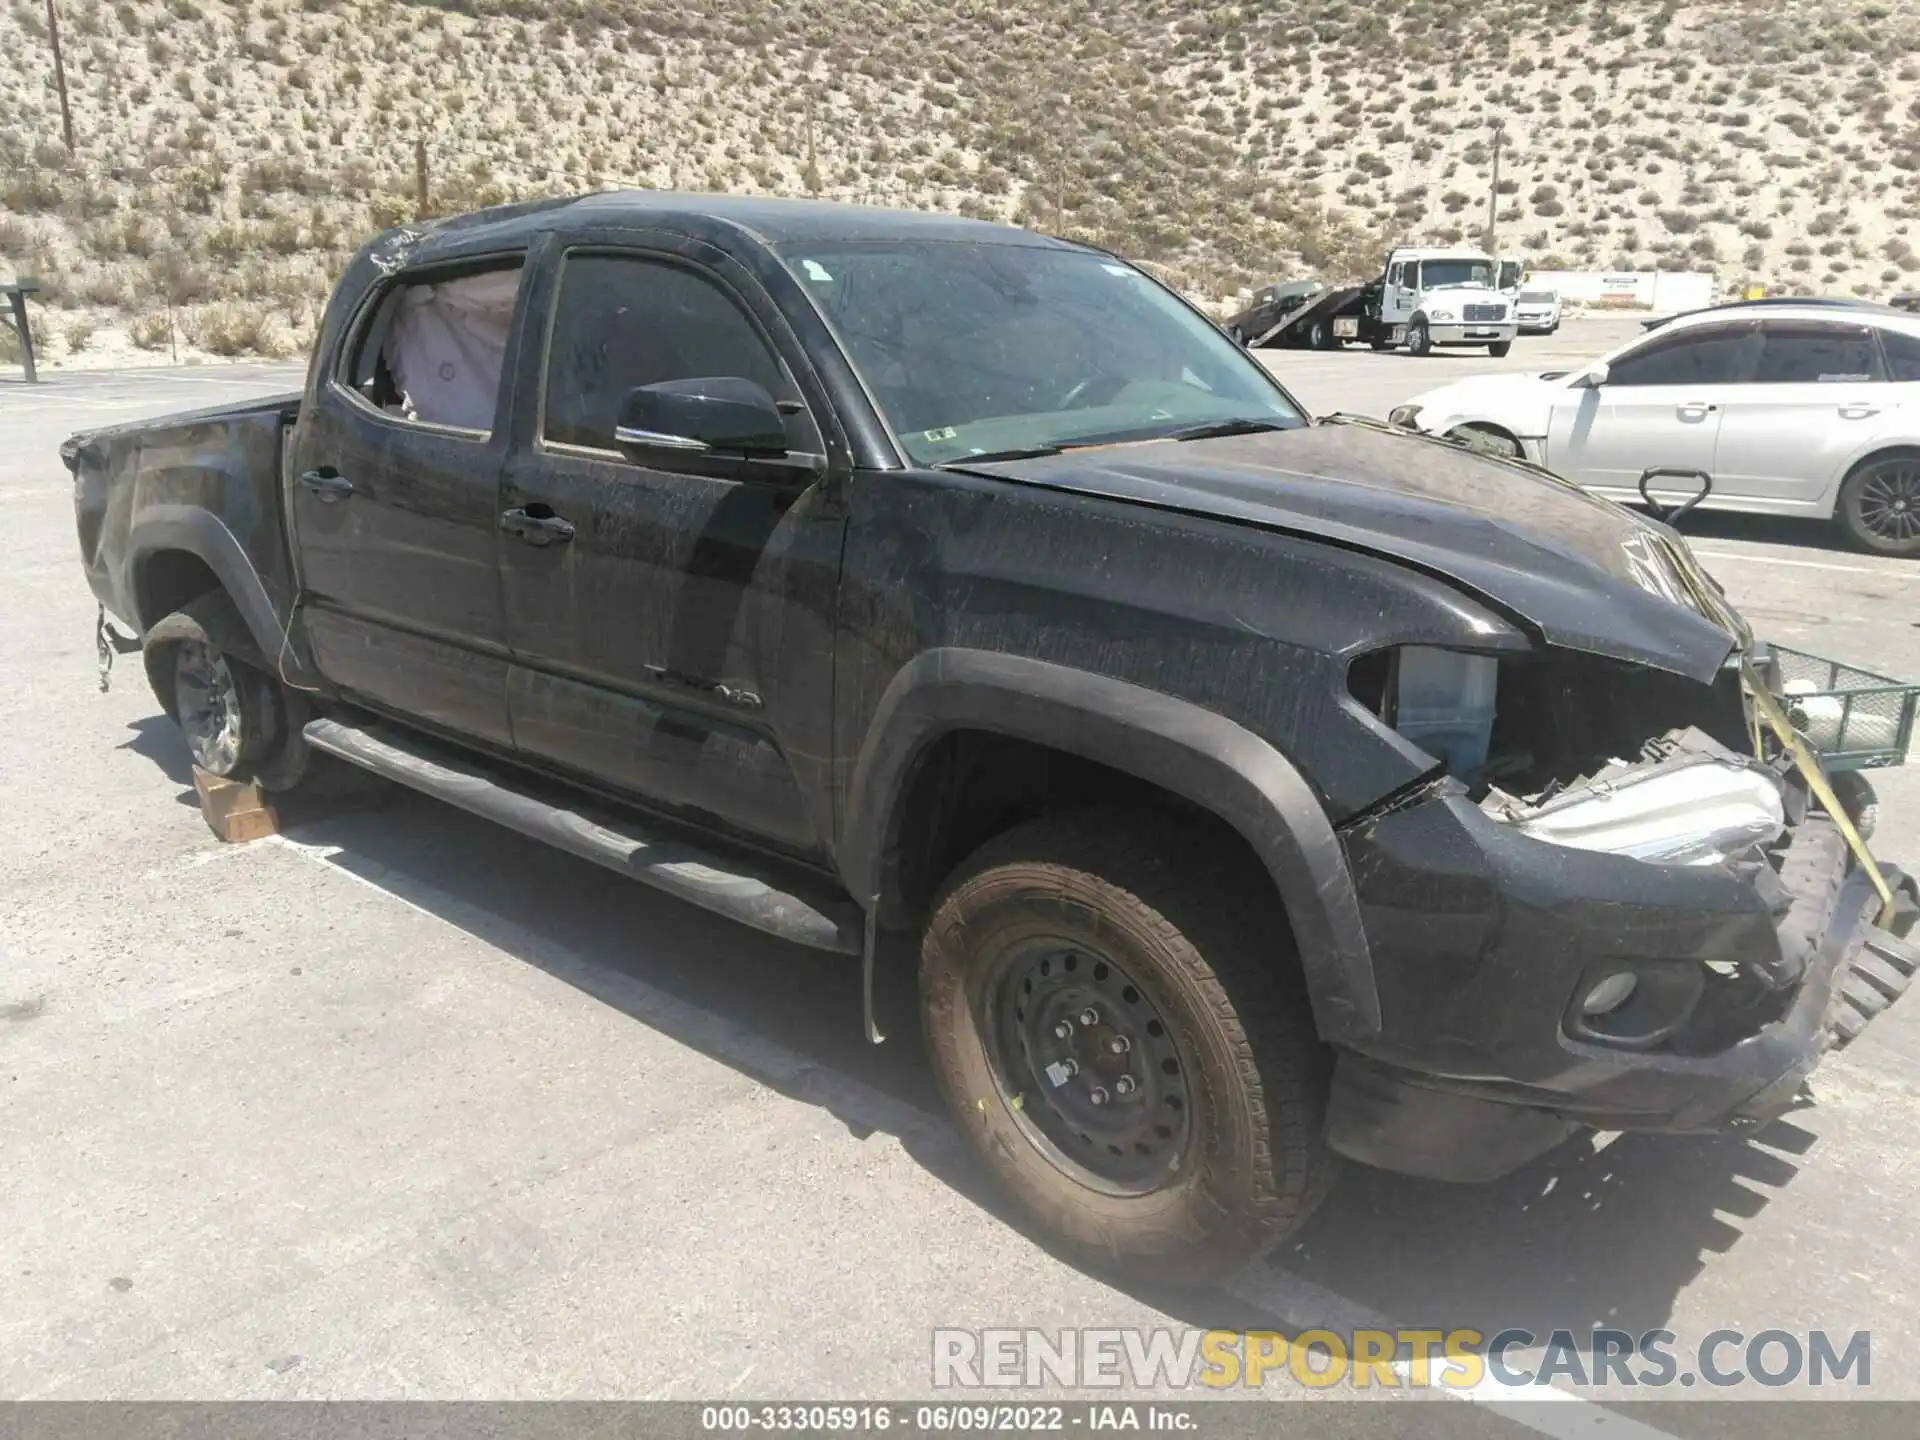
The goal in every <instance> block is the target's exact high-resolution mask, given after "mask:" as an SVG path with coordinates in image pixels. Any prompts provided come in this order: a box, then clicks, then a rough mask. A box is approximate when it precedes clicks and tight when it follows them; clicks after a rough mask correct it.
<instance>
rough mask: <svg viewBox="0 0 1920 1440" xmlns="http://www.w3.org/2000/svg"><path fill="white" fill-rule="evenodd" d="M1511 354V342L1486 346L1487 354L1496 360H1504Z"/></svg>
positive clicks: (1505, 341) (1498, 342)
mask: <svg viewBox="0 0 1920 1440" xmlns="http://www.w3.org/2000/svg"><path fill="white" fill-rule="evenodd" d="M1512 353H1513V342H1512V341H1511V340H1499V341H1495V342H1494V343H1493V344H1491V345H1489V346H1487V354H1489V355H1491V356H1492V357H1493V358H1494V359H1496V360H1504V359H1506V358H1507V356H1508V355H1510V354H1512Z"/></svg>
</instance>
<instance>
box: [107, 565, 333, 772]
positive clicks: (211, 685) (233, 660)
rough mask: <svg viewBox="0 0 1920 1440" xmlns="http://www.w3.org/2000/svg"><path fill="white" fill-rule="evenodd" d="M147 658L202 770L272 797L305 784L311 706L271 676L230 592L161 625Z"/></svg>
mask: <svg viewBox="0 0 1920 1440" xmlns="http://www.w3.org/2000/svg"><path fill="white" fill-rule="evenodd" d="M142 658H143V659H144V660H145V662H146V670H147V680H148V683H149V684H151V685H152V687H153V693H154V696H155V698H157V699H158V700H159V701H160V705H161V708H163V709H164V710H165V711H166V712H167V714H169V715H170V716H172V717H173V719H174V722H175V723H176V724H178V725H179V727H180V734H181V738H183V739H184V740H185V741H186V742H187V751H188V753H189V754H190V755H192V757H193V763H194V764H195V765H197V766H199V767H200V768H201V769H202V770H204V771H206V772H207V773H208V774H209V775H217V776H220V777H221V778H223V779H232V780H258V781H260V783H261V784H262V785H264V786H265V787H266V788H268V789H270V790H290V789H292V788H293V787H294V786H295V785H297V784H299V782H300V781H301V780H302V779H304V778H305V777H306V774H307V768H308V762H309V759H310V756H311V753H312V752H311V751H310V750H309V749H308V748H307V744H306V741H305V739H304V738H303V737H302V736H301V735H300V734H299V733H298V732H299V727H298V725H297V724H296V723H295V722H296V721H298V720H301V719H303V718H304V716H305V710H304V707H303V706H301V705H300V704H299V703H298V698H297V697H293V696H290V695H288V694H286V693H284V692H283V690H282V688H281V686H280V684H279V683H278V682H277V681H276V680H275V679H274V678H273V676H272V675H271V674H270V672H269V671H268V668H267V663H266V660H265V658H264V657H263V656H262V655H261V653H260V649H259V647H258V646H257V645H255V644H254V642H253V636H252V634H251V632H249V631H248V629H247V626H246V622H245V621H244V620H242V619H241V618H240V612H239V611H238V610H237V609H236V608H235V607H234V604H233V601H232V600H230V599H228V598H227V596H226V594H225V593H224V592H222V591H218V590H215V591H210V592H208V593H207V594H205V595H202V596H200V597H198V598H197V599H195V600H192V601H189V602H188V603H187V604H186V605H183V606H182V607H181V608H180V609H178V610H176V611H174V612H173V614H171V615H169V616H167V617H166V618H165V619H163V620H161V621H160V622H159V623H158V624H156V625H155V626H154V627H153V628H152V629H151V630H149V631H148V632H147V636H146V640H145V642H144V644H143V647H142Z"/></svg>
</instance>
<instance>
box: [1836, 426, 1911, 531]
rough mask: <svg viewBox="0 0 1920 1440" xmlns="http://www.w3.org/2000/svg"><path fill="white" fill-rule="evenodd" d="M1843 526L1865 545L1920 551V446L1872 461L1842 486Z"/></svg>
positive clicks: (1839, 511)
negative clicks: (1918, 448) (1914, 449)
mask: <svg viewBox="0 0 1920 1440" xmlns="http://www.w3.org/2000/svg"><path fill="white" fill-rule="evenodd" d="M1837 518H1838V519H1839V521H1840V528H1841V529H1843V530H1844V531H1846V534H1847V538H1848V539H1849V540H1851V541H1852V542H1853V543H1854V544H1855V545H1857V546H1859V547H1860V548H1861V549H1862V550H1871V551H1873V552H1874V553H1875V554H1878V555H1898V556H1901V557H1909V556H1920V451H1902V452H1900V453H1898V454H1893V455H1883V456H1880V457H1879V458H1877V459H1873V460H1869V461H1867V462H1866V463H1865V464H1864V465H1862V466H1860V468H1859V469H1857V470H1855V471H1854V472H1853V473H1852V474H1851V475H1849V476H1848V477H1847V479H1846V483H1845V484H1843V485H1842V486H1841V487H1840V505H1839V509H1838V512H1837Z"/></svg>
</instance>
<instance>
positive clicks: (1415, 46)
mask: <svg viewBox="0 0 1920 1440" xmlns="http://www.w3.org/2000/svg"><path fill="white" fill-rule="evenodd" d="M0 4H4V5H5V8H4V9H0V278H4V277H5V276H6V275H7V274H8V273H9V272H13V273H19V274H30V275H33V276H35V277H37V278H39V279H40V280H41V282H42V283H43V284H44V285H45V286H46V290H47V299H48V305H47V308H46V309H45V310H44V311H43V312H42V313H43V315H44V317H45V324H44V326H43V328H44V329H45V330H46V331H47V332H50V333H51V336H52V340H51V348H52V351H53V354H54V356H55V357H56V358H60V357H63V356H64V357H66V358H67V359H69V360H80V359H82V358H84V357H86V356H88V355H93V356H98V357H102V358H106V357H108V356H109V355H110V354H112V353H113V352H118V353H121V354H123V355H124V354H125V353H127V352H128V351H129V349H138V350H144V351H148V352H156V353H164V352H166V351H167V350H168V349H169V348H170V346H171V345H173V344H176V343H177V344H178V345H179V346H180V347H181V348H182V350H183V352H190V351H210V352H213V353H222V354H236V353H255V352H257V353H290V352H292V351H294V350H296V349H298V348H299V347H300V346H301V345H302V344H303V342H304V341H305V339H306V337H307V335H308V334H309V332H310V330H311V326H312V323H313V319H314V312H315V307H316V306H317V305H318V303H319V302H320V301H321V300H322V299H323V298H324V295H325V293H326V289H327V284H328V281H329V278H330V276H331V275H332V273H333V272H334V271H335V269H336V268H337V266H338V265H339V264H340V262H341V259H342V257H343V255H344V254H346V253H347V252H348V251H350V250H351V249H352V248H353V247H354V246H355V245H356V244H358V243H359V242H360V240H362V239H363V238H364V237H365V236H366V235H367V234H368V233H369V232H371V231H373V230H375V229H377V228H379V227H382V226H385V225H389V224H392V223H394V222H396V221H399V220H402V219H408V218H412V217H413V215H414V214H415V213H416V211H417V209H418V206H419V195H418V184H419V175H418V166H419V162H420V161H422V160H424V162H425V164H424V168H425V171H426V181H427V205H428V207H429V209H430V210H432V211H436V212H445V211H450V210H459V209H467V208H472V207H475V206H479V205H485V204H490V203H494V202H497V201H502V200H506V199H510V198H517V197H522V196H529V195H538V194H551V193H557V192H564V191H576V190H580V189H586V188H596V187H602V186H615V185H623V184H637V185H647V186H671V187H679V188H683V189H693V190H745V191H760V192H773V193H781V194H803V193H815V194H820V195H827V196H836V197H843V198H848V199H857V200H867V201H874V202H879V203H888V204H898V205H907V206H916V207H933V208H941V209H948V210H956V211H962V212H965V213H967V214H972V215H981V216H990V217H995V218H1003V219H1008V220H1016V221H1019V222H1021V223H1025V224H1032V225H1036V226H1039V227H1042V228H1045V229H1049V230H1052V231H1055V232H1059V233H1066V234H1071V235H1075V236H1080V237H1084V238H1087V239H1091V240H1094V241H1096V242H1097V243H1100V244H1103V245H1107V246H1110V247H1113V248H1115V249H1118V250H1120V251H1123V252H1125V253H1127V254H1128V255H1130V256H1133V257H1135V258H1137V259H1141V260H1144V261H1151V262H1155V263H1156V264H1157V265H1159V266H1160V267H1162V268H1163V273H1166V274H1168V275H1170V276H1171V277H1172V278H1173V279H1174V280H1175V281H1176V282H1177V283H1179V284H1180V285H1182V286H1183V287H1185V288H1186V289H1187V290H1188V291H1189V292H1190V293H1193V294H1195V295H1198V296H1200V297H1203V298H1205V299H1207V300H1209V301H1211V302H1213V303H1216V304H1227V303H1230V302H1231V301H1233V300H1234V299H1235V298H1236V297H1237V296H1238V295H1239V294H1241V293H1242V292H1244V291H1245V290H1246V289H1247V288H1248V287H1250V286H1251V285H1253V284H1255V283H1259V282H1261V281H1264V280H1266V279H1269V278H1272V277H1274V276H1275V275H1279V274H1285V273H1293V272H1297V271H1302V270H1305V271H1315V272H1319V273H1321V274H1324V275H1327V276H1329V277H1330V278H1331V277H1333V276H1337V275H1340V274H1345V273H1353V272H1358V271H1359V270H1361V269H1363V268H1364V267H1365V266H1367V265H1368V264H1369V263H1370V262H1372V261H1375V260H1377V258H1378V252H1379V251H1380V250H1381V248H1382V246H1383V245H1384V244H1385V243H1387V242H1388V241H1389V240H1392V239H1395V238H1400V237H1402V236H1405V235H1409V234H1412V233H1416V232H1417V233H1421V234H1424V235H1428V236H1434V237H1439V238H1452V237H1462V238H1478V237H1479V235H1480V232H1481V230H1482V228H1483V227H1484V226H1485V223H1486V212H1487V200H1488V196H1489V194H1490V192H1491V191H1492V189H1493V177H1492V174H1491V164H1492V158H1493V156H1492V145H1491V141H1492V138H1493V134H1494V128H1495V127H1496V126H1499V127H1500V128H1501V129H1502V130H1503V132H1504V142H1503V152H1504V153H1503V155H1502V165H1501V174H1500V180H1499V184H1498V192H1499V193H1498V221H1497V239H1498V244H1499V248H1500V249H1501V250H1502V251H1503V252H1504V253H1507V254H1515V255H1519V256H1521V257H1522V258H1524V259H1525V260H1527V261H1528V262H1529V263H1531V264H1533V265H1535V266H1554V265H1560V264H1565V265H1571V266H1605V267H1609V268H1612V267H1637V268H1651V267H1654V266H1667V267H1682V268H1712V269H1714V270H1716V271H1718V272H1719V273H1720V275H1721V277H1722V278H1723V280H1726V281H1728V282H1734V281H1741V280H1750V279H1751V280H1761V281H1765V282H1769V283H1771V284H1773V285H1775V286H1777V287H1783V288H1792V289H1795V290H1803V291H1827V292H1837V293H1842V294H1863V295H1883V294H1884V293H1886V292H1887V291H1890V290H1897V289H1911V288H1915V287H1916V286H1920V254H1917V253H1916V250H1915V248H1914V242H1915V241H1916V239H1920V226H1916V221H1917V220H1920V0H1824V3H1819V4H1809V3H1805V0H1776V3H1771V4H1748V3H1740V0H1725V3H1718V4H1705V5H1697V6H1679V5H1675V4H1671V3H1666V4H1660V3H1647V0H1611V3H1609V0H1593V3H1584V4H1582V3H1567V0H1473V3H1466V0H1298V3H1266V0H1249V3H1243V4H1238V5H1231V4H1227V5H1222V4H1203V3H1196V0H1131V3H1125V4H1121V3H1113V0H1108V3H1099V4H1096V3H1090V0H1041V3H1039V4H1023V3H1016V0H552V3H546V0H346V3H334V0H238V3H216V0H117V3H115V0H58V4H59V14H60V22H61V26H62V31H63V38H64V41H65V52H66V68H67V74H68V79H69V85H70V90H71V96H72V110H73V126H74V132H75V141H76V143H75V148H74V149H73V151H72V152H71V153H70V152H69V151H68V150H67V148H66V146H65V145H64V143H63V141H62V133H61V121H60V113H59V106H58V103H57V100H56V96H55V88H54V79H53V64H52V59H51V53H50V47H49V44H48V34H47V24H46V14H47V5H46V0H0ZM170 311H171V313H172V315H173V317H174V321H175V323H174V324H173V326H172V327H171V331H170V327H169V312H170ZM4 338H5V337H3V336H0V339H4Z"/></svg>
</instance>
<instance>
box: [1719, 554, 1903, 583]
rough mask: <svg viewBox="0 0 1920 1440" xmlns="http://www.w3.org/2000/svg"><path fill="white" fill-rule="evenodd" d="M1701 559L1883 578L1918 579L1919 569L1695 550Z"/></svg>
mask: <svg viewBox="0 0 1920 1440" xmlns="http://www.w3.org/2000/svg"><path fill="white" fill-rule="evenodd" d="M1693 553H1694V554H1695V555H1696V556H1697V557H1699V558H1700V559H1702V560H1751V561H1756V562H1758V563H1759V564H1762V565H1791V566H1792V567H1793V568H1794V569H1796V570H1837V571H1839V572H1840V573H1841V574H1842V575H1878V576H1880V577H1881V578H1882V579H1884V580H1920V569H1915V570H1910V571H1909V570H1881V569H1879V568H1877V567H1876V566H1872V565H1833V564H1829V563H1828V562H1827V561H1825V560H1785V559H1782V558H1781V557H1780V556H1778V555H1756V554H1744V555H1743V554H1741V553H1740V552H1738V551H1735V550H1695V551H1694V552H1693Z"/></svg>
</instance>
